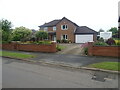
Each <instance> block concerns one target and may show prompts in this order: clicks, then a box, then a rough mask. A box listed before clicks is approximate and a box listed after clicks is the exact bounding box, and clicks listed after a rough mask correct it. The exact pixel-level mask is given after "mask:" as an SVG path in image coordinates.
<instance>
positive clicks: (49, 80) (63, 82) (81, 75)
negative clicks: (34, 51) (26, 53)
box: [2, 58, 118, 88]
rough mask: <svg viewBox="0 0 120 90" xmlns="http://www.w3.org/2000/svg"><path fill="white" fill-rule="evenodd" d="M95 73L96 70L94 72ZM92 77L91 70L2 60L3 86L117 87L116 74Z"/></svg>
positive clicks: (101, 74) (102, 74)
mask: <svg viewBox="0 0 120 90" xmlns="http://www.w3.org/2000/svg"><path fill="white" fill-rule="evenodd" d="M94 73H96V72H94ZM98 75H100V76H103V77H106V76H105V75H108V76H107V77H106V78H104V79H105V81H102V78H101V77H100V78H98V80H94V79H92V77H93V72H90V71H88V72H87V71H82V70H72V69H71V70H70V69H68V70H67V69H64V68H57V67H50V66H43V65H38V64H32V63H26V62H23V61H18V60H15V59H8V58H3V60H2V87H3V88H118V77H117V75H114V74H113V75H111V74H105V73H100V72H99V73H98Z"/></svg>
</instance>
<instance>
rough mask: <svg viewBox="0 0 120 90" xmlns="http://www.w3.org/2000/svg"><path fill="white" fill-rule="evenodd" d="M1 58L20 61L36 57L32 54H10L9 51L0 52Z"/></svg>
mask: <svg viewBox="0 0 120 90" xmlns="http://www.w3.org/2000/svg"><path fill="white" fill-rule="evenodd" d="M0 56H6V57H11V58H19V59H27V58H33V57H35V56H34V55H30V54H22V53H15V52H8V51H0Z"/></svg>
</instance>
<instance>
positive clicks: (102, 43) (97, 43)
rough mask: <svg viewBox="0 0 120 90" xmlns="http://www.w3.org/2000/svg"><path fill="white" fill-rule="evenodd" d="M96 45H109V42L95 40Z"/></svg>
mask: <svg viewBox="0 0 120 90" xmlns="http://www.w3.org/2000/svg"><path fill="white" fill-rule="evenodd" d="M94 45H99V46H108V44H107V43H105V42H95V43H94Z"/></svg>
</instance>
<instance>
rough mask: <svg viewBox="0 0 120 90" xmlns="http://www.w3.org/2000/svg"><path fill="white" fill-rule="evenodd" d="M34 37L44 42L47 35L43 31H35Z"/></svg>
mask: <svg viewBox="0 0 120 90" xmlns="http://www.w3.org/2000/svg"><path fill="white" fill-rule="evenodd" d="M36 37H37V38H38V40H44V39H47V38H48V33H47V32H45V31H37V32H36Z"/></svg>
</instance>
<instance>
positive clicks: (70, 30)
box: [39, 17, 97, 43]
mask: <svg viewBox="0 0 120 90" xmlns="http://www.w3.org/2000/svg"><path fill="white" fill-rule="evenodd" d="M39 28H40V30H44V31H47V32H48V35H49V37H48V39H49V40H53V41H56V40H63V39H65V40H71V42H73V43H85V42H88V41H95V40H96V38H97V32H96V31H94V30H92V29H90V28H88V27H86V26H78V25H77V24H76V23H74V22H72V21H71V20H69V19H67V18H65V17H63V18H62V19H60V20H53V21H51V22H48V23H45V24H43V25H41V26H39Z"/></svg>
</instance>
